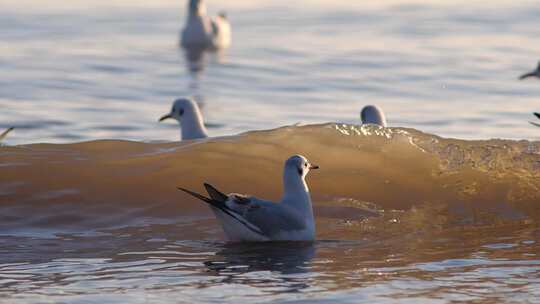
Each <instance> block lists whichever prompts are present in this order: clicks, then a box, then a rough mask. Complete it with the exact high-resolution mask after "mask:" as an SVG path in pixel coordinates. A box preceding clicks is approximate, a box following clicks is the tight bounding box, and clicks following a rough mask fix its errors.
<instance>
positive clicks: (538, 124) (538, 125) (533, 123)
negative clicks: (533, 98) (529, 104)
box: [529, 112, 540, 127]
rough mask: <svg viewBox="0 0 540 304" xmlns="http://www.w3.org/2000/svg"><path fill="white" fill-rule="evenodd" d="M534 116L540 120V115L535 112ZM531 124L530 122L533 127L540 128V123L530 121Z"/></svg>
mask: <svg viewBox="0 0 540 304" xmlns="http://www.w3.org/2000/svg"><path fill="white" fill-rule="evenodd" d="M533 114H534V116H536V117H537V118H538V119H540V113H536V112H534V113H533ZM529 122H530V123H531V124H532V125H534V126H537V127H540V123H536V122H532V121H529Z"/></svg>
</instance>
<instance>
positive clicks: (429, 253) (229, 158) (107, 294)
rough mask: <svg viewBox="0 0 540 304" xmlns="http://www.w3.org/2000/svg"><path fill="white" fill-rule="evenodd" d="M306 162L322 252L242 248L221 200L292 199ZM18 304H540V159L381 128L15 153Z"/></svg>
mask: <svg viewBox="0 0 540 304" xmlns="http://www.w3.org/2000/svg"><path fill="white" fill-rule="evenodd" d="M293 153H301V154H303V155H305V156H306V157H308V159H309V160H311V161H312V162H313V163H316V164H318V165H320V166H321V170H319V171H317V172H312V173H311V174H310V176H309V177H308V184H309V185H310V188H311V192H312V197H313V201H314V208H315V213H316V217H317V241H316V242H315V243H313V244H310V243H308V244H293V243H274V244H273V243H270V244H258V245H246V244H244V245H238V244H237V245H234V244H227V243H225V242H224V241H223V240H224V238H223V234H222V232H221V229H220V227H219V226H218V225H217V224H216V221H215V220H214V218H213V216H212V214H211V213H210V212H209V210H208V209H207V207H206V206H204V205H203V204H202V203H200V202H197V201H194V200H192V199H191V198H189V197H187V196H186V195H184V194H183V193H181V192H179V191H178V190H176V187H177V186H184V187H188V188H192V189H195V190H201V188H202V187H201V185H202V182H204V181H208V182H211V183H213V184H215V185H217V186H219V187H220V188H222V189H224V190H226V191H230V192H247V193H251V194H256V195H257V196H260V197H263V198H269V199H279V197H280V195H281V170H282V165H283V161H284V160H285V159H286V158H287V156H289V155H291V154H293ZM0 170H1V174H0V219H1V220H0V235H1V236H0V244H1V245H0V302H2V303H4V302H5V303H13V302H18V303H41V302H55V303H56V302H58V303H95V302H102V303H103V302H106V303H111V302H118V303H124V302H130V303H147V302H151V303H160V302H163V303H169V302H171V299H175V300H178V301H179V302H191V301H197V302H207V303H210V302H216V301H221V300H228V301H242V302H257V303H260V302H275V301H278V302H312V301H315V300H316V301H320V302H321V303H324V302H327V301H330V300H332V301H336V302H341V303H348V302H351V303H358V302H366V303H367V302H373V301H376V302H378V303H396V302H399V303H403V302H405V303H406V302H407V301H410V302H418V301H426V302H433V303H439V302H441V303H448V302H467V301H469V302H474V303H501V302H507V303H527V302H529V303H535V302H538V301H540V276H539V270H540V259H539V258H538V252H539V249H540V248H539V246H538V241H539V240H540V230H539V229H538V220H539V219H540V208H538V204H539V202H540V191H539V187H540V143H539V142H528V141H503V140H490V141H463V140H453V139H443V138H439V137H436V136H432V135H429V134H424V133H421V132H418V131H415V130H412V129H397V128H390V129H380V128H378V127H374V126H367V127H366V126H363V127H360V126H355V125H337V124H324V125H309V126H301V127H284V128H280V129H276V130H270V131H259V132H250V133H245V134H241V135H238V136H233V137H222V138H215V139H209V140H203V141H199V142H184V143H141V142H128V141H112V140H108V141H93V142H84V143H76V144H67V145H53V144H35V145H26V146H14V147H5V146H4V147H1V148H0Z"/></svg>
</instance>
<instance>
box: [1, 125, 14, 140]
mask: <svg viewBox="0 0 540 304" xmlns="http://www.w3.org/2000/svg"><path fill="white" fill-rule="evenodd" d="M13 129H15V128H14V127H11V128H9V129H7V130H5V131H4V132H2V134H0V141H2V140H4V138H6V136H7V135H8V133H9V132H11V131H13Z"/></svg>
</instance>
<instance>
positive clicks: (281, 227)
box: [178, 155, 319, 242]
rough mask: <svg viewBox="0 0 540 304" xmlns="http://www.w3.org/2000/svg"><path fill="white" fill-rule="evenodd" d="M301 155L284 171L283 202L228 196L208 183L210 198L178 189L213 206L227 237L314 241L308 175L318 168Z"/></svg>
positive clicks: (238, 239) (238, 195)
mask: <svg viewBox="0 0 540 304" xmlns="http://www.w3.org/2000/svg"><path fill="white" fill-rule="evenodd" d="M318 168H319V167H318V166H315V165H312V164H310V163H309V162H308V160H307V159H306V158H305V157H303V156H301V155H294V156H291V157H290V158H289V159H288V160H287V161H286V162H285V168H284V172H283V187H284V194H283V198H282V199H281V202H279V203H274V202H271V201H266V200H261V199H258V198H256V197H253V196H246V195H242V194H236V193H232V194H229V195H225V194H223V193H221V192H220V191H218V190H217V189H216V188H214V187H213V186H211V185H210V184H207V183H205V184H204V186H205V188H206V191H207V192H208V194H209V195H210V198H208V197H205V196H203V195H201V194H198V193H196V192H193V191H190V190H187V189H184V188H178V189H180V190H182V191H184V192H186V193H188V194H191V195H193V196H194V197H196V198H198V199H200V200H202V201H203V202H205V203H207V204H208V205H210V208H211V209H212V211H214V214H215V215H216V218H217V219H218V220H219V221H220V222H221V226H222V227H223V230H224V231H225V234H226V235H227V238H228V239H229V240H230V241H233V242H242V241H243V242H265V241H313V240H314V239H315V220H314V218H313V208H312V206H311V198H310V195H309V189H308V186H307V184H306V180H305V178H306V175H307V174H308V172H309V170H312V169H318Z"/></svg>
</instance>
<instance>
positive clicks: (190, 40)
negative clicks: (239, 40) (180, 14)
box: [180, 0, 231, 49]
mask: <svg viewBox="0 0 540 304" xmlns="http://www.w3.org/2000/svg"><path fill="white" fill-rule="evenodd" d="M180 44H181V45H182V47H183V48H186V49H224V48H227V47H229V45H230V44H231V26H230V24H229V21H228V20H227V16H226V15H225V13H223V12H222V13H220V14H219V15H218V16H216V17H215V18H210V17H209V16H208V15H207V14H206V5H205V3H204V0H190V1H189V5H188V18H187V22H186V26H185V27H184V29H183V31H182V37H181V41H180Z"/></svg>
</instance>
